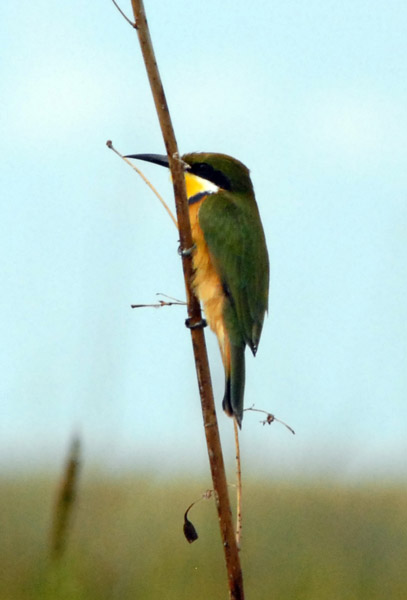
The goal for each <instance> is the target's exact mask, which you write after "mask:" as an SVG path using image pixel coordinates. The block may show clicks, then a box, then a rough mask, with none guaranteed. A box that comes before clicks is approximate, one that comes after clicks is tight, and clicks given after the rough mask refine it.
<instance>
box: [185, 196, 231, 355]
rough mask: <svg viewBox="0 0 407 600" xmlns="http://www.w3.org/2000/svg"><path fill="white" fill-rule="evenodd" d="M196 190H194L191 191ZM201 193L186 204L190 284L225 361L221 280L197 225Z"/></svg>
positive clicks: (223, 299) (225, 345) (223, 295)
mask: <svg viewBox="0 0 407 600" xmlns="http://www.w3.org/2000/svg"><path fill="white" fill-rule="evenodd" d="M197 193H200V191H199V190H198V191H196V192H195V194H193V195H196V194H197ZM187 195H188V197H190V196H189V194H188V188H187ZM205 198H207V196H204V197H203V198H202V199H200V200H199V202H194V203H193V204H191V205H190V207H189V218H190V221H191V231H192V239H193V241H194V245H195V250H194V254H193V266H194V278H193V281H192V286H193V288H194V291H195V293H196V295H197V296H198V298H199V300H200V301H201V302H202V304H203V307H204V311H205V316H206V319H207V321H208V324H209V327H210V328H211V329H212V331H214V333H215V334H216V336H217V338H218V342H219V346H220V349H221V353H222V357H223V360H224V362H225V363H226V362H228V360H229V357H228V356H227V355H228V354H229V351H228V344H227V340H226V337H225V336H226V330H225V324H224V317H223V309H224V302H225V294H224V291H223V287H222V282H221V279H220V277H219V275H218V273H217V271H216V269H215V267H214V264H213V261H212V257H211V254H210V251H209V248H208V245H207V243H206V241H205V238H204V235H203V231H202V229H201V227H200V225H199V209H200V207H201V206H202V203H203V202H205Z"/></svg>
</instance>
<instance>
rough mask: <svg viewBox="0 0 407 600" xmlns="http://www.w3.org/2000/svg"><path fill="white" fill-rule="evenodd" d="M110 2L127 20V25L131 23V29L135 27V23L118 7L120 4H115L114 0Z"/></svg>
mask: <svg viewBox="0 0 407 600" xmlns="http://www.w3.org/2000/svg"><path fill="white" fill-rule="evenodd" d="M112 2H113V4H114V5H115V7H116V8H117V10H118V11H119V13H120V14H121V16H122V17H123V18H124V19H125V20H126V21H127V23H129V25H131V26H132V27H133V29H137V23H133V21H132V20H131V19H129V17H127V16H126V15H125V14H124V12H123V11H122V9H121V8H120V6H119V5H118V4H117V2H115V0H112Z"/></svg>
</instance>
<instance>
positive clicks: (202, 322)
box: [185, 318, 208, 329]
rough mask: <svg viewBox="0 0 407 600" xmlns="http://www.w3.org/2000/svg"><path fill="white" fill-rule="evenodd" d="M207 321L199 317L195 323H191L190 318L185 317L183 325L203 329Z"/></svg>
mask: <svg viewBox="0 0 407 600" xmlns="http://www.w3.org/2000/svg"><path fill="white" fill-rule="evenodd" d="M207 324H208V323H207V322H206V320H205V319H200V320H199V321H196V322H195V323H192V319H189V318H188V319H185V327H188V329H203V328H204V327H206V326H207Z"/></svg>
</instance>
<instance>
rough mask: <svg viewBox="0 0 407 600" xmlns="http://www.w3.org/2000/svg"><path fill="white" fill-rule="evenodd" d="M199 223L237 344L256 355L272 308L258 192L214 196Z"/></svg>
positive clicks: (233, 339) (229, 327)
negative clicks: (264, 325) (219, 281)
mask: <svg viewBox="0 0 407 600" xmlns="http://www.w3.org/2000/svg"><path fill="white" fill-rule="evenodd" d="M199 224H200V226H201V229H202V231H203V234H204V237H205V241H206V243H207V245H208V249H209V252H210V254H211V257H212V260H213V263H214V266H215V268H216V270H217V272H218V273H219V276H220V278H221V280H222V284H223V287H224V290H225V293H226V295H227V297H228V298H229V302H228V303H227V305H226V308H225V318H226V326H227V329H228V333H229V335H230V338H231V342H232V343H233V344H235V345H241V344H242V343H246V344H248V345H249V346H250V348H251V349H252V351H253V353H254V354H255V353H256V350H257V345H258V343H259V340H260V335H261V330H262V327H263V320H264V314H265V312H266V310H267V305H268V286H269V260H268V253H267V247H266V241H265V238H264V232H263V227H262V224H261V221H260V216H259V211H258V208H257V204H256V200H255V198H254V196H253V195H252V194H250V195H249V194H237V193H233V194H232V193H230V192H227V191H222V192H218V193H216V194H211V195H209V196H208V198H206V199H205V201H204V202H203V204H202V206H201V208H200V210H199Z"/></svg>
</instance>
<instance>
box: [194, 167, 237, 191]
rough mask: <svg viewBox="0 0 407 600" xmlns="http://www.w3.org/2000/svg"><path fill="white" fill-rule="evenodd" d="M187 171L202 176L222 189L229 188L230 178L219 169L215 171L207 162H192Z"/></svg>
mask: <svg viewBox="0 0 407 600" xmlns="http://www.w3.org/2000/svg"><path fill="white" fill-rule="evenodd" d="M188 172H189V173H193V174H194V175H196V176H197V177H202V179H206V180H207V181H211V182H212V183H214V184H215V185H217V186H218V187H220V188H222V189H223V190H230V188H231V185H230V179H229V178H228V177H226V175H224V174H223V173H222V172H221V171H217V170H216V169H214V168H213V167H212V165H209V164H208V163H194V164H193V165H191V167H190V168H189V169H188Z"/></svg>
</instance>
